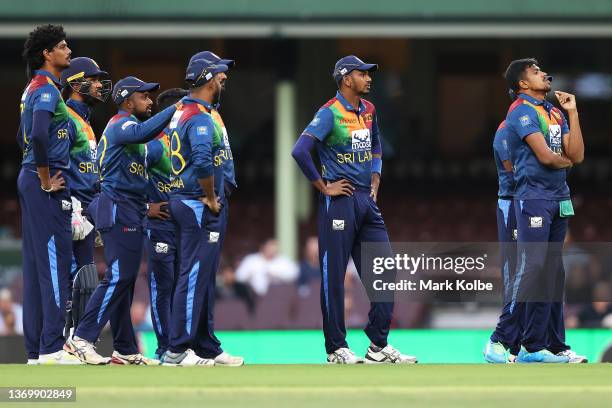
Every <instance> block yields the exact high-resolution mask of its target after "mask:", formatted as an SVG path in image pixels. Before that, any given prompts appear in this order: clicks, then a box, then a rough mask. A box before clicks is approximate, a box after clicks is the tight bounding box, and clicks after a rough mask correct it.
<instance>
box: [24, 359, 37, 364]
mask: <svg viewBox="0 0 612 408" xmlns="http://www.w3.org/2000/svg"><path fill="white" fill-rule="evenodd" d="M39 364H40V363H39V362H38V359H37V358H28V362H27V363H26V365H39Z"/></svg>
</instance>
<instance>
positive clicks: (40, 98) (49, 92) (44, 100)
mask: <svg viewBox="0 0 612 408" xmlns="http://www.w3.org/2000/svg"><path fill="white" fill-rule="evenodd" d="M34 92H35V93H34V95H33V97H32V111H33V112H36V111H40V110H44V111H47V112H51V113H54V112H55V108H56V107H57V103H58V102H59V100H60V94H59V91H58V90H57V89H56V88H55V87H54V86H53V85H45V86H42V87H41V88H39V89H37V90H36V91H34Z"/></svg>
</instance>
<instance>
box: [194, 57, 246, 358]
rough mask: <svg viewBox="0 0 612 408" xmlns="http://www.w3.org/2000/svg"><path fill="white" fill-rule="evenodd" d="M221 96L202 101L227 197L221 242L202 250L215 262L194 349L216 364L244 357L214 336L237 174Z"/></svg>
mask: <svg viewBox="0 0 612 408" xmlns="http://www.w3.org/2000/svg"><path fill="white" fill-rule="evenodd" d="M198 59H202V60H205V61H210V62H212V63H213V64H215V65H225V66H227V67H228V70H229V69H231V68H232V67H234V65H235V64H236V62H235V61H234V60H231V59H222V58H221V57H219V56H218V55H216V54H214V53H213V52H211V51H202V52H198V53H197V54H195V55H194V56H193V57H191V59H190V61H191V62H193V61H194V60H198ZM185 81H186V82H187V83H188V84H191V83H192V82H193V78H192V77H190V76H189V73H187V77H186V78H185ZM226 82H227V78H226V79H225V80H224V81H223V85H224V86H225V83H226ZM224 86H222V87H221V89H220V91H222V90H223V89H224ZM220 100H221V92H219V94H218V95H217V96H216V98H215V100H214V101H213V103H212V104H211V103H209V102H207V101H203V103H202V107H203V108H204V112H206V113H208V114H209V115H210V116H211V117H212V119H213V123H214V126H215V133H217V134H221V135H222V136H223V138H222V143H221V148H220V150H219V153H218V154H217V155H215V157H214V160H215V161H217V162H219V163H220V164H221V166H222V167H223V190H224V200H223V206H221V212H220V214H219V242H218V244H217V243H211V242H205V243H204V244H203V250H204V251H206V252H207V254H206V255H204V257H205V258H210V259H212V262H207V263H206V266H207V267H209V268H210V269H208V270H206V271H205V276H206V279H208V284H207V291H206V293H205V299H204V302H203V306H202V307H203V309H202V313H201V314H200V316H201V317H200V319H201V320H200V323H199V326H198V335H197V336H196V339H197V341H198V344H197V345H196V347H195V349H196V353H197V354H198V355H201V356H202V357H206V358H213V359H215V363H216V364H222V365H231V366H240V365H242V364H243V363H244V359H243V358H242V357H232V356H230V355H229V354H227V353H225V352H224V351H223V349H222V348H221V342H220V341H219V339H218V338H217V336H215V327H214V322H215V318H214V308H215V286H216V276H217V270H218V269H219V262H220V260H221V250H222V248H223V242H224V241H225V234H226V231H227V223H228V217H229V198H230V196H231V195H232V193H233V192H234V190H236V188H237V184H236V176H235V172H234V157H233V155H232V149H231V147H230V141H229V135H228V132H227V129H226V127H225V124H224V123H223V119H222V118H221V115H220V114H219V106H220Z"/></svg>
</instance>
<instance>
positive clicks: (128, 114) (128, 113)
mask: <svg viewBox="0 0 612 408" xmlns="http://www.w3.org/2000/svg"><path fill="white" fill-rule="evenodd" d="M117 115H126V116H129V117H131V118H132V119H134V120H136V121H138V122H140V120H138V118H137V117H136V116H134V115H132V114H131V113H130V112H128V111H126V110H124V109H119V111H118V112H117Z"/></svg>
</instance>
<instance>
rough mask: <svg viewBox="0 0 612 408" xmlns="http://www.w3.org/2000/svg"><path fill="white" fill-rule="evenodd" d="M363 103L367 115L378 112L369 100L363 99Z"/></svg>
mask: <svg viewBox="0 0 612 408" xmlns="http://www.w3.org/2000/svg"><path fill="white" fill-rule="evenodd" d="M361 103H363V106H364V107H365V112H366V113H374V112H376V107H375V106H374V104H373V103H372V102H370V101H368V100H367V99H364V98H361Z"/></svg>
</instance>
